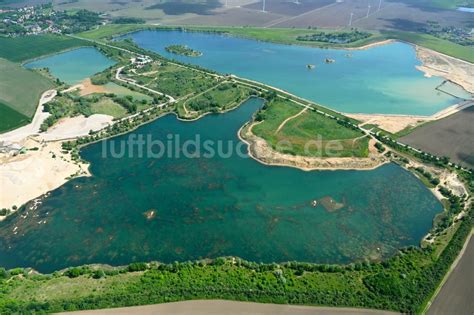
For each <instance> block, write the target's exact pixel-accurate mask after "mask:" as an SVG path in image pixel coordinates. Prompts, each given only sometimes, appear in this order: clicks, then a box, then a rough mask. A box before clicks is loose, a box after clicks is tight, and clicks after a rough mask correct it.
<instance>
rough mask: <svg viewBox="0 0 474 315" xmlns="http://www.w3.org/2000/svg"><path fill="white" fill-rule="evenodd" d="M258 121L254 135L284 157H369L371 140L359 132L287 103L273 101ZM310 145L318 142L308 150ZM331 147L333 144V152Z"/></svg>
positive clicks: (254, 127) (259, 116) (253, 129)
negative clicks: (311, 142)
mask: <svg viewBox="0 0 474 315" xmlns="http://www.w3.org/2000/svg"><path fill="white" fill-rule="evenodd" d="M257 120H260V121H261V122H260V123H258V124H256V125H254V126H253V128H252V132H253V133H254V134H255V135H257V136H259V137H260V138H263V139H265V140H266V141H267V142H268V143H269V144H270V145H271V146H272V147H273V148H274V149H275V150H277V151H280V152H282V153H288V154H292V155H300V156H314V157H329V156H331V157H367V156H368V139H367V137H365V135H364V134H362V133H361V132H360V131H356V130H353V129H350V128H348V127H346V126H343V125H342V124H339V123H338V122H337V121H336V120H334V119H330V118H328V117H325V116H323V115H321V114H319V113H316V112H315V111H313V110H309V109H307V110H304V108H303V107H301V106H298V105H296V104H294V103H291V102H290V101H287V100H273V101H272V102H270V103H269V104H267V105H266V108H265V109H264V110H263V111H261V112H260V113H259V114H258V115H257ZM310 141H315V142H313V145H311V146H308V148H307V149H306V148H305V145H307V144H308V143H309V142H310ZM329 141H330V142H329ZM317 143H318V144H317ZM328 143H332V144H331V148H329V144H328ZM336 146H337V147H336ZM333 148H334V149H333Z"/></svg>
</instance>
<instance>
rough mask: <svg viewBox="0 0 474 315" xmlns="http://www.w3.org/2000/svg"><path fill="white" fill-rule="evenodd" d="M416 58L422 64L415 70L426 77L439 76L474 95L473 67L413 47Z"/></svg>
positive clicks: (426, 49) (437, 53)
mask: <svg viewBox="0 0 474 315" xmlns="http://www.w3.org/2000/svg"><path fill="white" fill-rule="evenodd" d="M415 49H416V56H417V58H418V59H419V60H420V61H421V62H422V65H421V66H417V69H418V70H420V71H422V72H424V73H425V75H426V76H427V77H431V76H439V77H443V78H445V79H446V80H448V81H451V82H453V83H455V84H457V85H459V86H461V87H462V88H463V89H464V90H466V91H467V92H469V93H471V94H472V93H474V79H473V78H474V65H473V64H471V63H469V62H467V61H463V60H460V59H456V58H454V57H450V56H447V55H444V54H441V53H439V52H436V51H434V50H431V49H428V48H424V47H421V46H415Z"/></svg>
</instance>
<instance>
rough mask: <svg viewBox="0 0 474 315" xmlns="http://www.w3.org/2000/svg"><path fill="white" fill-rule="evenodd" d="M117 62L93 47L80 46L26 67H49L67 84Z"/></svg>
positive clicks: (55, 75)
mask: <svg viewBox="0 0 474 315" xmlns="http://www.w3.org/2000/svg"><path fill="white" fill-rule="evenodd" d="M114 64H115V62H114V61H113V60H111V59H109V58H107V57H106V56H104V55H103V54H102V53H101V52H99V51H98V50H97V49H95V48H92V47H86V48H78V49H74V50H70V51H66V52H63V53H59V54H56V55H52V56H48V57H45V58H41V59H38V60H35V61H32V62H30V63H27V64H25V67H26V68H49V71H50V72H51V74H52V75H53V76H54V77H56V78H59V79H60V80H61V81H64V82H66V83H67V84H70V85H72V84H77V83H79V82H81V81H82V80H84V79H86V78H89V77H91V76H92V75H94V74H96V73H98V72H101V71H103V70H105V69H107V68H108V67H110V66H112V65H114Z"/></svg>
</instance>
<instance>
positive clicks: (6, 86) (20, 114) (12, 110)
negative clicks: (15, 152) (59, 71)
mask: <svg viewBox="0 0 474 315" xmlns="http://www.w3.org/2000/svg"><path fill="white" fill-rule="evenodd" d="M52 87H54V84H53V82H51V81H50V80H48V79H46V78H45V77H44V76H42V75H40V74H39V73H36V72H34V71H32V70H27V69H25V68H23V67H22V66H20V65H19V64H17V63H13V62H10V61H7V60H5V59H1V58H0V91H2V92H1V94H0V104H2V105H0V106H1V107H0V108H1V110H2V115H0V132H5V131H8V130H11V129H14V128H18V127H20V126H22V125H24V124H26V123H28V122H29V121H30V120H31V118H32V117H33V115H34V113H35V111H36V107H37V105H38V102H39V99H40V96H41V94H42V93H43V92H44V91H46V90H49V89H51V88H52ZM6 107H8V109H7V108H6Z"/></svg>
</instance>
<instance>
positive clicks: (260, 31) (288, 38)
mask: <svg viewBox="0 0 474 315" xmlns="http://www.w3.org/2000/svg"><path fill="white" fill-rule="evenodd" d="M185 28H186V29H187V30H191V31H202V32H220V33H226V34H229V35H233V36H238V37H244V38H249V39H255V40H261V41H268V42H274V43H281V44H290V45H302V46H311V47H325V48H328V47H335V48H357V47H361V46H364V45H367V44H372V43H376V42H379V41H382V40H386V39H395V40H401V41H405V42H408V43H411V44H415V45H420V46H423V47H426V48H429V49H432V50H435V51H438V52H440V53H443V54H446V55H449V56H452V57H455V58H459V59H462V60H465V61H468V62H471V63H474V52H473V49H472V48H470V47H467V46H461V45H458V44H456V43H453V42H450V41H447V40H443V39H439V38H436V37H434V36H431V35H428V34H419V33H411V32H401V31H398V32H395V31H392V32H389V31H384V32H374V33H373V34H372V36H371V37H368V38H365V39H361V40H358V41H355V42H352V43H348V44H328V43H326V42H313V41H311V42H310V41H300V40H297V38H298V36H304V35H311V34H314V33H315V32H319V31H320V30H308V29H293V28H257V27H218V26H209V27H206V26H190V27H188V26H186V27H185ZM143 29H157V30H160V29H161V30H170V29H182V28H181V27H164V26H151V25H136V24H134V25H105V26H102V27H99V28H98V29H97V30H92V31H88V32H84V33H80V34H78V35H79V36H81V37H84V38H87V39H92V40H104V39H106V38H110V37H112V36H116V35H118V34H125V33H129V32H134V31H138V30H143ZM324 31H325V32H329V33H330V32H335V31H331V30H324Z"/></svg>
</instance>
